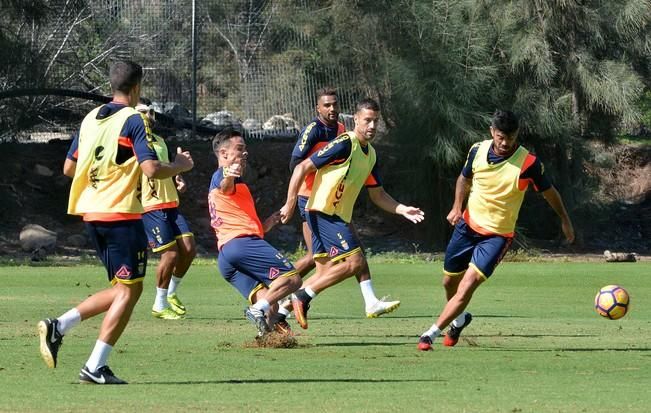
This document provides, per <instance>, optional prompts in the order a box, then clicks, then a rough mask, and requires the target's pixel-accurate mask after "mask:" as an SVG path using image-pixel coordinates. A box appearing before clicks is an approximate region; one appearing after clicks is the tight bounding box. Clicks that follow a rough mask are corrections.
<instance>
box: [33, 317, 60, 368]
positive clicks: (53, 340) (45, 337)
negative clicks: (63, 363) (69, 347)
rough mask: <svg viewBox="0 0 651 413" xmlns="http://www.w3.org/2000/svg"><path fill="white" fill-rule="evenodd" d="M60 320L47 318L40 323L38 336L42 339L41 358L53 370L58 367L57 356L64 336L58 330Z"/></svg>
mask: <svg viewBox="0 0 651 413" xmlns="http://www.w3.org/2000/svg"><path fill="white" fill-rule="evenodd" d="M58 325H59V320H57V319H56V318H47V319H45V320H41V321H39V322H38V325H37V328H38V335H39V337H40V339H41V348H40V349H41V357H43V361H45V364H46V365H47V366H48V367H49V368H51V369H53V368H55V367H56V366H57V355H58V354H59V348H60V347H61V344H62V343H63V335H62V334H61V333H59V330H57V326H58Z"/></svg>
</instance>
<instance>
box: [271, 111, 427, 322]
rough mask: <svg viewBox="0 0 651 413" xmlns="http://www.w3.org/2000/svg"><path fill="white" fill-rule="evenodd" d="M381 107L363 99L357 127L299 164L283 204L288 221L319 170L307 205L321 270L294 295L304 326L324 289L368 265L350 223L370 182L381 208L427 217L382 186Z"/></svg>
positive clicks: (282, 212)
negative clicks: (307, 180) (306, 182)
mask: <svg viewBox="0 0 651 413" xmlns="http://www.w3.org/2000/svg"><path fill="white" fill-rule="evenodd" d="M379 111H380V108H379V105H378V104H377V102H375V101H374V100H372V99H364V100H362V101H361V102H359V103H358V104H357V108H356V112H355V116H354V120H355V129H354V131H352V132H347V133H344V134H342V135H340V136H339V137H338V138H337V139H335V140H333V141H331V142H330V143H328V144H327V145H326V146H325V147H324V148H323V149H321V150H320V151H318V152H316V153H314V154H312V155H311V156H310V157H309V158H307V159H305V160H304V161H303V162H301V163H300V164H299V165H298V166H296V168H295V169H294V172H293V174H292V177H291V179H290V182H289V189H288V190H287V200H286V202H285V205H284V206H283V207H282V208H281V210H280V216H281V220H282V222H283V223H287V222H288V221H289V219H290V218H291V217H292V215H293V213H294V208H295V206H296V202H297V197H298V191H299V187H300V185H301V184H302V182H303V181H304V180H305V177H306V176H307V175H308V174H309V173H311V172H316V176H315V178H314V184H313V188H312V194H311V196H310V198H309V200H308V203H307V205H306V206H305V211H306V217H307V222H308V225H309V226H310V229H311V231H312V252H313V254H314V259H315V262H316V273H315V274H314V275H313V276H312V277H310V278H308V279H307V280H306V281H305V282H304V283H303V287H302V288H301V289H300V290H299V291H297V292H296V293H295V294H294V295H293V296H292V306H293V308H294V313H295V315H296V320H297V321H298V323H299V324H300V326H301V327H302V328H307V310H308V309H309V303H310V301H311V300H312V299H313V298H314V297H315V296H316V295H317V294H318V293H320V292H321V291H323V290H325V289H326V288H328V287H331V286H333V285H335V284H337V283H339V282H341V281H343V280H345V279H346V278H349V277H351V276H353V275H355V274H359V273H360V272H361V271H362V269H363V268H364V267H365V266H367V265H368V264H367V263H366V258H365V257H364V254H363V252H362V249H361V247H360V245H359V241H358V240H357V238H356V237H355V236H354V235H353V233H352V232H351V230H350V226H349V223H350V221H351V218H352V215H353V207H354V205H355V201H356V200H357V196H358V195H359V192H360V190H361V189H362V187H363V186H366V187H367V188H368V194H369V198H370V199H371V201H373V203H375V204H376V205H377V206H379V207H380V208H381V209H383V210H385V211H387V212H391V213H394V214H398V215H402V216H404V217H405V218H406V219H408V220H410V221H412V222H414V223H417V222H420V221H422V220H423V219H424V214H423V212H422V211H421V210H420V209H418V208H414V207H411V206H406V205H403V204H400V203H398V202H397V201H395V200H394V199H393V198H392V197H391V196H390V195H389V194H387V193H386V192H385V191H384V188H383V187H382V183H381V181H380V179H379V176H378V167H377V163H376V154H375V149H374V148H373V146H372V145H371V143H370V142H371V141H372V140H373V138H374V137H375V134H376V131H377V124H378V118H379Z"/></svg>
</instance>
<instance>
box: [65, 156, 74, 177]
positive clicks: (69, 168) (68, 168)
mask: <svg viewBox="0 0 651 413" xmlns="http://www.w3.org/2000/svg"><path fill="white" fill-rule="evenodd" d="M76 170H77V162H75V161H73V160H72V159H68V158H66V160H65V162H64V163H63V174H64V175H65V176H67V177H70V178H74V177H75V171H76Z"/></svg>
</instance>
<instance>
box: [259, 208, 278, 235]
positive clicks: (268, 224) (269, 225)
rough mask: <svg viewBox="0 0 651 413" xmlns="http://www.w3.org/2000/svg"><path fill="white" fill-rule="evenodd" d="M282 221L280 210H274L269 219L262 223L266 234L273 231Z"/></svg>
mask: <svg viewBox="0 0 651 413" xmlns="http://www.w3.org/2000/svg"><path fill="white" fill-rule="evenodd" d="M279 222H280V211H274V213H273V214H271V215H270V216H269V217H267V219H265V220H264V222H263V223H262V231H263V232H264V233H265V234H266V233H267V232H269V231H271V230H272V229H273V227H275V226H276V224H278V223H279Z"/></svg>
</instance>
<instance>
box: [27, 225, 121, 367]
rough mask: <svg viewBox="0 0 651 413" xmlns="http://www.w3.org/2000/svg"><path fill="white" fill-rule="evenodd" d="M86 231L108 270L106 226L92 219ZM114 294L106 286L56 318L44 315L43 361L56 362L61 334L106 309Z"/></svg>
mask: <svg viewBox="0 0 651 413" xmlns="http://www.w3.org/2000/svg"><path fill="white" fill-rule="evenodd" d="M85 227H86V232H87V234H88V237H89V238H90V240H91V242H92V244H93V246H94V247H95V250H96V253H97V256H98V257H99V258H100V260H101V261H102V263H103V264H104V266H105V267H106V268H107V271H108V259H109V257H108V250H107V244H106V239H105V228H103V227H98V226H97V225H96V224H94V223H92V222H91V223H86V225H85ZM107 276H108V279H109V281H110V280H111V279H112V274H111V273H110V271H109V272H108V273H107ZM114 297H115V290H114V289H113V288H107V289H104V290H101V291H99V292H97V293H95V294H93V295H91V296H90V297H88V298H86V299H85V300H83V301H82V302H81V303H80V304H78V305H77V306H76V307H73V308H71V309H70V310H68V311H66V312H65V313H63V314H62V315H60V316H59V317H57V318H47V319H45V320H41V321H39V323H38V326H37V327H38V333H39V337H40V352H41V356H42V358H43V360H44V361H45V364H46V365H47V366H48V367H50V368H55V367H56V366H57V356H58V352H59V348H60V346H61V344H62V343H63V336H65V335H66V334H67V333H68V331H70V330H71V329H72V328H74V327H75V326H77V325H78V324H79V323H81V322H82V321H83V320H87V319H89V318H91V317H94V316H96V315H98V314H101V313H104V312H106V311H107V310H108V309H109V307H110V306H111V303H112V302H113V299H114Z"/></svg>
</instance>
